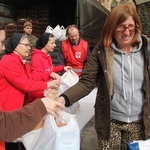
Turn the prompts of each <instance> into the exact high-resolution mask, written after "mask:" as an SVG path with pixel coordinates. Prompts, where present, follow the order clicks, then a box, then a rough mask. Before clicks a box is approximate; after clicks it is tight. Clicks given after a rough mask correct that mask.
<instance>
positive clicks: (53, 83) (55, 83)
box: [47, 79, 60, 89]
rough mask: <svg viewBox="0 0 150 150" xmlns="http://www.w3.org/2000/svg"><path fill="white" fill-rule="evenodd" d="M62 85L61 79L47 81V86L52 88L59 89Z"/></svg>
mask: <svg viewBox="0 0 150 150" xmlns="http://www.w3.org/2000/svg"><path fill="white" fill-rule="evenodd" d="M59 86H60V80H57V79H56V80H52V81H49V82H47V87H48V88H52V89H58V88H59Z"/></svg>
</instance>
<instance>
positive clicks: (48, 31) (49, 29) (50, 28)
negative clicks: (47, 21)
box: [45, 26, 54, 33]
mask: <svg viewBox="0 0 150 150" xmlns="http://www.w3.org/2000/svg"><path fill="white" fill-rule="evenodd" d="M53 30H54V29H53V28H52V27H51V26H47V28H46V30H45V32H46V33H52V32H53Z"/></svg>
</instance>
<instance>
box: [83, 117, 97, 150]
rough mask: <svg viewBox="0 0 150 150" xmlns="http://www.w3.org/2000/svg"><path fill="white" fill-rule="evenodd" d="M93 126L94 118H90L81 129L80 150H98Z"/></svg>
mask: <svg viewBox="0 0 150 150" xmlns="http://www.w3.org/2000/svg"><path fill="white" fill-rule="evenodd" d="M94 125H95V124H94V117H92V118H91V119H90V121H89V122H88V123H87V124H86V125H85V127H84V128H83V129H82V131H81V134H80V135H81V136H80V137H81V139H80V140H81V142H80V143H81V144H80V150H98V143H97V135H96V132H95V127H94Z"/></svg>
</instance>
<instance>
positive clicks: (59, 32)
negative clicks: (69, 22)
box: [45, 24, 67, 41]
mask: <svg viewBox="0 0 150 150" xmlns="http://www.w3.org/2000/svg"><path fill="white" fill-rule="evenodd" d="M45 32H46V33H52V34H53V35H54V36H55V39H56V40H60V41H63V40H65V39H67V37H66V29H65V28H64V26H63V25H62V26H60V25H59V24H58V25H57V26H56V27H55V28H52V27H51V26H50V25H49V26H47V28H46V30H45Z"/></svg>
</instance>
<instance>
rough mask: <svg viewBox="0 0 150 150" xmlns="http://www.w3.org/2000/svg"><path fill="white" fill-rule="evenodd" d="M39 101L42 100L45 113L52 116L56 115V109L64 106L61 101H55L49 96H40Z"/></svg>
mask: <svg viewBox="0 0 150 150" xmlns="http://www.w3.org/2000/svg"><path fill="white" fill-rule="evenodd" d="M41 101H42V102H43V104H44V106H45V108H46V110H47V113H49V114H51V115H53V116H54V117H57V112H58V110H60V109H61V108H64V107H65V106H64V105H63V104H62V103H61V102H58V101H55V100H53V99H51V98H49V97H44V98H41Z"/></svg>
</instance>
